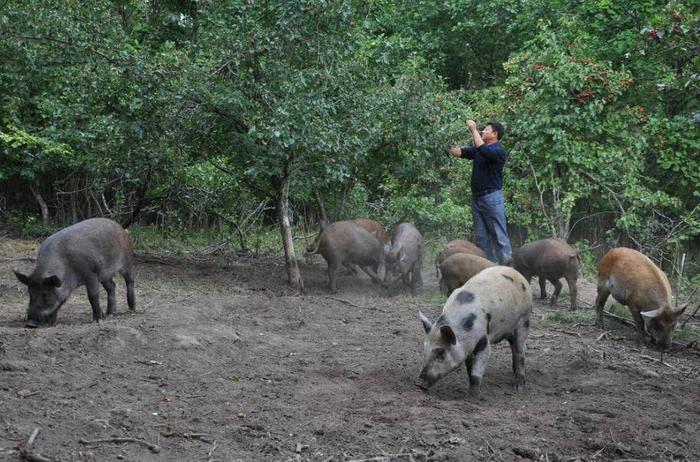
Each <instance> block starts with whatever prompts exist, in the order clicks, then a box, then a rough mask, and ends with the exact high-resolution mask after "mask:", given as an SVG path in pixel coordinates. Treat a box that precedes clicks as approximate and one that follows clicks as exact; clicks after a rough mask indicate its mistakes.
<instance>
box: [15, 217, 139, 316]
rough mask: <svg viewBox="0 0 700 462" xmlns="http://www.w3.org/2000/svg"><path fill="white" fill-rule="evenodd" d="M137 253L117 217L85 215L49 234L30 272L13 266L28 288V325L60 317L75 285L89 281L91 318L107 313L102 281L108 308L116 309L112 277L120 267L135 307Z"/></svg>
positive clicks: (130, 303) (132, 308)
mask: <svg viewBox="0 0 700 462" xmlns="http://www.w3.org/2000/svg"><path fill="white" fill-rule="evenodd" d="M133 266H134V254H133V250H132V246H131V240H130V239H129V235H128V234H127V232H126V231H124V229H123V228H122V227H121V226H120V225H119V224H117V223H115V222H114V221H112V220H108V219H105V218H93V219H90V220H85V221H81V222H79V223H76V224H74V225H73V226H69V227H67V228H64V229H62V230H61V231H58V232H57V233H55V234H53V235H51V236H49V237H48V238H47V239H46V240H45V241H44V242H43V243H42V244H41V247H40V248H39V255H38V256H37V261H36V267H35V268H34V271H32V273H31V274H29V275H25V274H22V273H18V272H17V271H15V275H16V276H17V279H19V280H20V282H22V283H23V284H26V285H27V287H28V288H29V307H28V308H27V319H26V326H27V327H39V326H40V325H42V324H48V325H53V324H55V323H56V315H57V313H58V309H59V308H61V306H62V305H63V304H64V303H65V302H66V300H68V297H69V296H70V294H71V292H73V290H75V288H77V287H79V286H81V285H83V284H84V285H85V286H86V288H87V293H88V299H89V300H90V305H91V306H92V319H93V320H95V321H96V322H99V320H100V318H102V317H103V314H102V310H101V309H100V295H99V289H100V284H102V286H103V287H104V288H105V290H106V291H107V314H108V315H109V314H112V313H114V311H115V309H116V300H115V289H116V284H115V283H114V281H113V280H112V278H113V277H114V275H115V274H116V273H117V272H119V273H121V275H122V276H123V277H124V281H125V282H126V298H127V303H128V305H129V309H130V310H134V308H135V306H136V305H135V304H136V299H135V296H134V276H133Z"/></svg>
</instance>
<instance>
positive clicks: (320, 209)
mask: <svg viewBox="0 0 700 462" xmlns="http://www.w3.org/2000/svg"><path fill="white" fill-rule="evenodd" d="M314 195H315V196H316V202H318V213H319V215H320V217H319V218H320V220H321V222H320V223H319V225H320V227H321V229H323V228H325V227H326V226H328V215H326V206H325V204H324V203H323V198H322V197H321V193H320V192H318V189H317V190H315V191H314Z"/></svg>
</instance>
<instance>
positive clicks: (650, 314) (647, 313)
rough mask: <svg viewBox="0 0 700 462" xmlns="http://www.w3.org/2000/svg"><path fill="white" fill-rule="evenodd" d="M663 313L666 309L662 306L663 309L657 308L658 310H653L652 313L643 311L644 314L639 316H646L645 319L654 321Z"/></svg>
mask: <svg viewBox="0 0 700 462" xmlns="http://www.w3.org/2000/svg"><path fill="white" fill-rule="evenodd" d="M663 312H664V307H663V306H662V307H661V308H657V309H655V310H651V311H642V312H640V313H639V314H641V315H642V316H644V317H645V318H648V319H653V318H655V317H657V316H658V315H660V314H661V313H663Z"/></svg>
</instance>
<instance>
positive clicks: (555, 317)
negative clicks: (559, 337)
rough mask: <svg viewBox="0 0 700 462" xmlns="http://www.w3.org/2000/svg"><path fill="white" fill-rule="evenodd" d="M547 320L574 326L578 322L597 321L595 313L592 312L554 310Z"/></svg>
mask: <svg viewBox="0 0 700 462" xmlns="http://www.w3.org/2000/svg"><path fill="white" fill-rule="evenodd" d="M547 318H548V319H549V320H551V321H554V322H560V323H562V324H573V323H577V322H592V321H593V320H594V319H595V313H594V312H593V311H591V310H576V311H571V310H554V311H552V312H551V313H550V314H549V316H548V317H547Z"/></svg>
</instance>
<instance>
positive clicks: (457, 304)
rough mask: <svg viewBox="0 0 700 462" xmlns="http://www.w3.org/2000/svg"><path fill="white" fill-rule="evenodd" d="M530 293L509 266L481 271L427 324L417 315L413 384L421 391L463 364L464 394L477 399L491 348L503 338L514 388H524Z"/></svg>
mask: <svg viewBox="0 0 700 462" xmlns="http://www.w3.org/2000/svg"><path fill="white" fill-rule="evenodd" d="M531 312H532V292H531V291H530V285H529V284H528V283H527V281H526V280H525V278H524V277H523V276H522V275H521V274H520V273H519V272H517V271H515V270H514V269H513V268H510V267H507V266H494V267H491V268H486V269H485V270H483V271H481V272H480V273H478V274H477V275H476V276H474V277H473V278H471V279H470V280H469V281H467V282H466V283H465V284H464V285H463V286H462V287H460V288H458V289H457V290H455V291H454V292H453V293H452V295H450V297H449V298H448V299H447V302H445V306H444V307H443V309H442V314H441V315H440V317H439V318H438V320H437V321H436V322H435V323H432V322H431V321H430V320H429V319H428V318H427V317H426V316H425V315H424V314H423V313H421V312H419V316H420V319H421V321H422V323H423V328H424V329H425V340H424V342H423V354H424V362H423V368H422V369H421V371H420V375H419V376H418V380H417V381H416V385H418V386H419V387H421V388H423V389H425V390H427V389H428V388H429V387H431V386H432V385H434V384H435V383H436V382H437V381H438V380H440V378H442V377H444V376H445V375H447V374H448V373H450V372H452V371H453V370H455V369H457V368H458V367H459V366H460V365H462V364H465V365H466V367H467V372H468V374H469V393H470V395H471V396H472V397H474V398H478V397H479V395H480V393H481V381H482V379H483V377H484V373H485V372H486V366H487V365H488V361H489V356H490V355H491V345H493V344H495V343H498V342H500V341H501V340H508V343H510V348H511V351H512V353H513V373H514V374H515V387H516V389H518V390H519V389H521V388H522V387H523V386H524V385H525V351H526V341H527V335H528V331H529V328H530V313H531Z"/></svg>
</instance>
